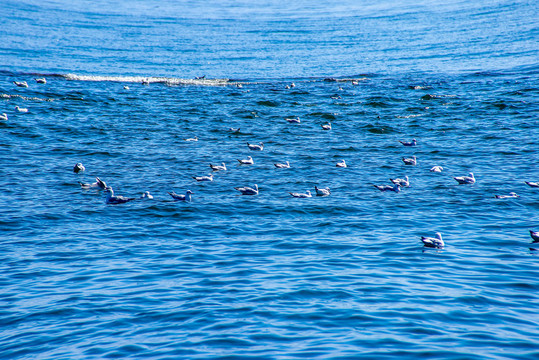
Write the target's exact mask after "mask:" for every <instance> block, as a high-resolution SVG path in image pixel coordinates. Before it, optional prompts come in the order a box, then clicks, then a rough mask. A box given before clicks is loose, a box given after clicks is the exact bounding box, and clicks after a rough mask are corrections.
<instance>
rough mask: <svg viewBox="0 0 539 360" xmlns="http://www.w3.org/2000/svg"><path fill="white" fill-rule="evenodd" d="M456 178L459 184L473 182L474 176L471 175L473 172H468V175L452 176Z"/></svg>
mask: <svg viewBox="0 0 539 360" xmlns="http://www.w3.org/2000/svg"><path fill="white" fill-rule="evenodd" d="M453 179H455V180H457V182H458V183H459V184H473V183H475V177H474V176H473V173H470V175H469V176H457V177H455V178H453Z"/></svg>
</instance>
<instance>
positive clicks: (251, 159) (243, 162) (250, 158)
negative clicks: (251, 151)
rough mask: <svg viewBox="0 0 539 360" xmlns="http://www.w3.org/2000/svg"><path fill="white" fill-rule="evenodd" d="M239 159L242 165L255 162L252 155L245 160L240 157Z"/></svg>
mask: <svg viewBox="0 0 539 360" xmlns="http://www.w3.org/2000/svg"><path fill="white" fill-rule="evenodd" d="M238 161H239V162H240V165H253V164H254V161H253V158H252V157H251V156H248V157H247V159H245V160H242V159H238Z"/></svg>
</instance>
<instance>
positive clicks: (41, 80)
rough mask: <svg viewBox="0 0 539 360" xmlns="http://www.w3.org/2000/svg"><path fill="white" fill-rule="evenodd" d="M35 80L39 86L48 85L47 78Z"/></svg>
mask: <svg viewBox="0 0 539 360" xmlns="http://www.w3.org/2000/svg"><path fill="white" fill-rule="evenodd" d="M34 80H35V81H36V83H38V84H46V83H47V80H46V79H45V78H39V79H34Z"/></svg>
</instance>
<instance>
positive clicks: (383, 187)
mask: <svg viewBox="0 0 539 360" xmlns="http://www.w3.org/2000/svg"><path fill="white" fill-rule="evenodd" d="M373 186H374V187H375V188H377V189H378V190H380V191H394V192H397V193H398V192H400V191H401V186H400V184H393V185H373Z"/></svg>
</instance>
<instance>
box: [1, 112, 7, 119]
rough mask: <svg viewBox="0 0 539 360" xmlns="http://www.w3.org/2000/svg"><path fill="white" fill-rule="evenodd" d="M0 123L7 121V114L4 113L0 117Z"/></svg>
mask: <svg viewBox="0 0 539 360" xmlns="http://www.w3.org/2000/svg"><path fill="white" fill-rule="evenodd" d="M0 121H7V114H6V113H2V114H1V115H0Z"/></svg>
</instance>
